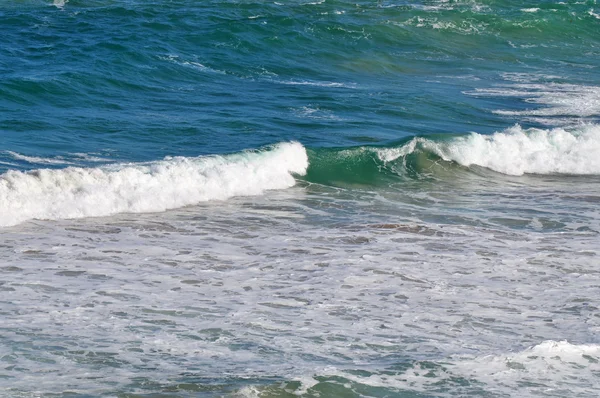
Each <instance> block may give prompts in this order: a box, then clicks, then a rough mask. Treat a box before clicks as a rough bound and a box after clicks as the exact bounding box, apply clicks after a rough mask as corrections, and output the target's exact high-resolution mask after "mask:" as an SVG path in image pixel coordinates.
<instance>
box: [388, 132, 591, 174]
mask: <svg viewBox="0 0 600 398" xmlns="http://www.w3.org/2000/svg"><path fill="white" fill-rule="evenodd" d="M419 150H423V151H429V152H431V153H434V154H436V155H437V156H439V157H441V158H442V159H444V160H446V161H454V162H456V163H458V164H460V165H463V166H472V165H477V166H482V167H486V168H489V169H491V170H494V171H497V172H500V173H504V174H509V175H523V174H525V173H533V174H580V175H586V174H591V175H600V159H599V158H598V153H600V127H598V126H597V125H584V126H581V127H578V128H573V129H570V130H569V131H567V130H565V129H562V128H556V129H552V130H544V129H535V128H532V129H528V130H525V129H523V128H521V127H520V126H514V127H512V128H509V129H507V130H506V131H503V132H499V133H495V134H492V135H481V134H477V133H472V134H470V135H467V136H462V137H458V138H454V139H450V140H447V141H442V142H436V141H433V140H430V139H427V138H414V139H412V140H411V141H410V142H409V143H407V144H405V145H403V146H401V147H399V148H386V149H381V150H378V155H379V157H380V158H381V160H383V161H393V160H396V159H398V158H399V157H405V156H407V155H408V154H411V153H414V152H415V151H419Z"/></svg>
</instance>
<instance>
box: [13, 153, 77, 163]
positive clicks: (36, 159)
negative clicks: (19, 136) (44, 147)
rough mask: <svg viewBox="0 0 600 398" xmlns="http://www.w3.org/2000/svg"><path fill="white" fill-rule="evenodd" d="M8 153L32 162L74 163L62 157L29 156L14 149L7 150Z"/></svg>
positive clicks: (18, 158)
mask: <svg viewBox="0 0 600 398" xmlns="http://www.w3.org/2000/svg"><path fill="white" fill-rule="evenodd" d="M5 153H6V154H8V155H10V157H12V158H13V159H16V160H22V161H25V162H27V163H31V164H54V165H66V164H72V163H71V162H69V161H67V160H65V159H63V158H61V157H56V158H41V157H38V156H27V155H23V154H20V153H17V152H13V151H6V152H5Z"/></svg>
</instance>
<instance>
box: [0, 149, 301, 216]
mask: <svg viewBox="0 0 600 398" xmlns="http://www.w3.org/2000/svg"><path fill="white" fill-rule="evenodd" d="M307 167H308V157H307V155H306V150H305V149H304V147H303V146H302V145H300V144H299V143H282V144H278V145H276V146H274V147H272V148H271V149H270V150H264V151H253V152H250V151H249V152H243V153H239V154H234V155H229V156H207V157H199V158H185V157H175V158H169V159H165V160H163V161H158V162H152V163H139V164H126V165H112V166H104V167H98V168H79V167H69V168H66V169H60V170H48V169H40V170H35V171H32V172H27V173H24V172H20V171H14V170H11V171H8V172H6V173H5V174H3V175H0V209H2V212H1V213H0V226H8V225H14V224H18V223H20V222H23V221H25V220H29V219H63V218H80V217H92V216H106V215H111V214H116V213H122V212H135V213H139V212H157V211H164V210H167V209H172V208H177V207H183V206H187V205H192V204H195V203H199V202H202V201H208V200H222V199H227V198H230V197H232V196H247V195H258V194H261V193H262V192H264V191H265V190H269V189H282V188H287V187H291V186H293V185H294V184H295V180H294V177H293V175H292V174H304V173H305V172H306V168H307Z"/></svg>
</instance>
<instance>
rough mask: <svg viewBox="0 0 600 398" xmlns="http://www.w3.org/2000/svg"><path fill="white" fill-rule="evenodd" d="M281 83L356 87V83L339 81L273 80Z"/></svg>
mask: <svg viewBox="0 0 600 398" xmlns="http://www.w3.org/2000/svg"><path fill="white" fill-rule="evenodd" d="M273 81H274V82H276V83H279V84H285V85H289V86H316V87H334V88H338V87H339V88H356V84H354V83H337V82H319V81H312V80H273Z"/></svg>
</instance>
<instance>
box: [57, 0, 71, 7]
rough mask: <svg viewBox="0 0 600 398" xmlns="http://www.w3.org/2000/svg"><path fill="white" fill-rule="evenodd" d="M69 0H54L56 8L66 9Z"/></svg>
mask: <svg viewBox="0 0 600 398" xmlns="http://www.w3.org/2000/svg"><path fill="white" fill-rule="evenodd" d="M68 2H69V0H54V2H53V5H54V6H55V7H56V8H64V7H65V4H67V3H68Z"/></svg>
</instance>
